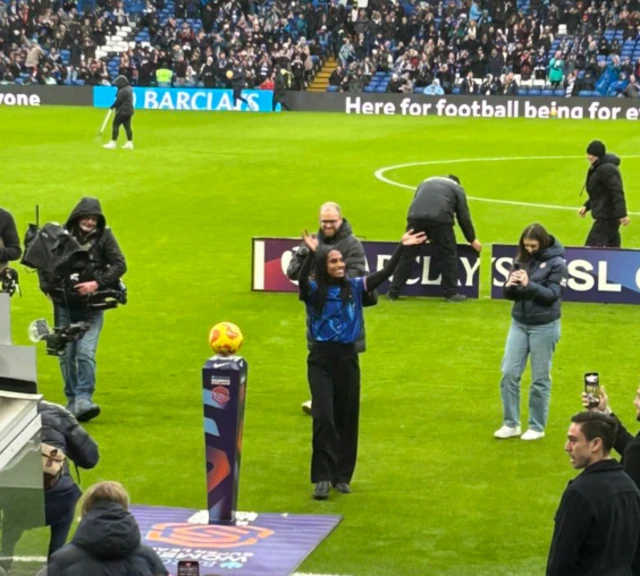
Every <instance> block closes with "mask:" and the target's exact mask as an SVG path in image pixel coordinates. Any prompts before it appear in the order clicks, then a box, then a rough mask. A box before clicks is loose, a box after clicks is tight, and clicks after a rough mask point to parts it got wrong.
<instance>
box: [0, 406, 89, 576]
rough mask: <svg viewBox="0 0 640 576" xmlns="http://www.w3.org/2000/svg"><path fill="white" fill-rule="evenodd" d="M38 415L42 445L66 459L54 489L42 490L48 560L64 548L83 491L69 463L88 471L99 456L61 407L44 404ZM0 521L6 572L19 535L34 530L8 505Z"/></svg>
mask: <svg viewBox="0 0 640 576" xmlns="http://www.w3.org/2000/svg"><path fill="white" fill-rule="evenodd" d="M38 413H39V414H40V417H41V419H42V443H43V444H48V445H49V446H51V447H52V448H56V449H58V450H61V451H62V452H63V453H64V454H65V456H66V457H67V462H65V463H64V465H63V468H62V470H61V472H60V476H59V477H58V478H57V480H56V481H55V483H54V484H53V485H51V486H45V492H44V504H45V523H46V525H47V526H49V527H50V531H51V538H50V540H49V553H48V556H49V557H51V555H52V554H53V553H54V552H56V551H57V550H59V549H60V548H62V547H63V546H64V545H65V543H66V541H67V536H69V531H70V530H71V526H72V525H73V520H74V517H75V509H76V504H77V502H78V500H79V499H80V496H82V491H81V490H80V488H79V486H78V485H77V484H76V482H75V481H74V479H73V476H71V474H70V471H69V465H68V460H71V461H72V462H73V464H74V465H75V466H79V467H80V468H84V469H86V470H90V469H91V468H94V467H95V466H96V465H97V464H98V461H99V459H100V454H99V450H98V445H97V444H96V442H95V440H94V439H93V438H92V437H91V436H90V435H89V433H88V432H87V431H86V430H85V429H84V428H82V426H80V424H78V421H77V420H76V419H75V418H74V416H73V414H71V413H70V412H68V411H67V410H65V409H64V408H63V407H62V406H58V405H57V404H52V403H50V402H45V401H44V400H43V401H41V402H40V403H39V404H38ZM2 520H3V524H4V531H3V535H2V556H3V561H2V563H1V565H2V567H3V568H4V569H9V568H10V566H11V560H12V558H13V554H14V550H15V546H16V544H17V543H18V542H19V540H20V537H21V536H22V533H23V532H24V531H25V530H29V529H32V528H36V526H30V525H25V518H24V513H23V511H22V510H19V509H18V508H17V507H15V506H14V507H12V503H11V502H9V503H8V505H7V506H5V507H4V511H3V518H2Z"/></svg>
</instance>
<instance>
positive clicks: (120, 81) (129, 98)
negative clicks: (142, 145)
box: [104, 76, 134, 150]
mask: <svg viewBox="0 0 640 576" xmlns="http://www.w3.org/2000/svg"><path fill="white" fill-rule="evenodd" d="M113 84H114V86H117V87H118V94H117V96H116V101H115V102H114V103H113V104H112V105H111V109H112V110H115V111H116V115H115V117H114V119H113V127H112V130H111V142H109V143H108V144H105V145H104V147H105V148H109V149H112V148H115V147H116V142H117V141H118V136H119V134H120V126H124V131H125V132H126V134H127V143H126V144H125V145H124V146H123V148H126V149H127V150H133V130H132V129H131V120H132V119H133V114H134V110H133V89H132V88H131V86H129V80H127V78H126V77H125V76H118V77H117V78H116V79H115V80H114V81H113Z"/></svg>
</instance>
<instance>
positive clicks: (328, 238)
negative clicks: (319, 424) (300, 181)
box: [287, 202, 378, 415]
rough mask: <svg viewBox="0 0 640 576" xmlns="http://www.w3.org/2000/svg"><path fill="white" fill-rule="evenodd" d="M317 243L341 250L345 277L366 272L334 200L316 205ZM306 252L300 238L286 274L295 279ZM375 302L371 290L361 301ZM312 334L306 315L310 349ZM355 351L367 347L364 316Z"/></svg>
mask: <svg viewBox="0 0 640 576" xmlns="http://www.w3.org/2000/svg"><path fill="white" fill-rule="evenodd" d="M317 238H318V243H319V244H320V246H327V247H331V248H335V249H336V250H338V251H339V252H340V254H342V258H343V259H344V262H345V266H346V273H347V276H349V278H360V277H362V276H365V275H366V273H367V262H366V258H365V254H364V247H363V246H362V242H360V240H358V239H357V238H356V237H355V236H354V234H353V229H352V228H351V224H350V223H349V221H348V220H347V219H346V218H344V216H343V215H342V209H341V208H340V206H339V205H338V204H336V203H335V202H325V203H324V204H323V205H322V206H320V228H319V230H318V234H317ZM308 254H309V249H308V248H307V246H306V244H305V243H304V242H303V243H302V245H301V246H300V247H299V248H298V250H296V251H295V252H294V254H293V256H292V258H291V261H290V262H289V265H288V266H287V278H289V280H296V281H297V280H298V276H299V274H300V268H302V265H303V264H304V260H305V258H306V257H307V255H308ZM377 303H378V295H377V293H376V291H375V290H373V291H371V292H368V293H366V294H365V295H364V298H363V303H362V305H363V306H364V307H368V306H375V305H376V304H377ZM312 345H313V338H312V337H311V326H310V324H309V321H308V319H307V346H308V348H309V350H311V346H312ZM355 346H356V352H357V353H358V354H360V353H361V352H364V351H365V350H366V348H367V343H366V334H365V326H364V318H363V320H362V333H361V334H360V335H359V336H358V339H357V341H356V344H355ZM302 411H303V412H304V413H305V414H308V415H311V400H308V401H307V402H304V403H303V404H302Z"/></svg>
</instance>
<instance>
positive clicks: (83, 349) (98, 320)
mask: <svg viewBox="0 0 640 576" xmlns="http://www.w3.org/2000/svg"><path fill="white" fill-rule="evenodd" d="M55 319H56V326H68V325H69V324H72V323H74V322H80V321H83V322H88V323H89V325H90V328H89V330H88V331H87V332H86V333H85V334H84V335H83V336H82V338H80V339H79V340H77V341H75V342H69V343H68V344H67V347H66V349H65V354H64V356H61V357H60V369H61V370H62V378H63V379H64V393H65V396H66V397H67V400H68V401H69V402H72V401H74V400H76V399H80V398H84V399H86V400H91V398H92V397H93V393H94V392H95V390H96V350H97V348H98V338H99V337H100V331H101V330H102V325H103V322H104V311H102V310H95V311H84V310H81V311H76V310H70V309H68V308H64V307H62V306H56V308H55Z"/></svg>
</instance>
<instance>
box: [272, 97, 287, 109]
mask: <svg viewBox="0 0 640 576" xmlns="http://www.w3.org/2000/svg"><path fill="white" fill-rule="evenodd" d="M278 104H280V108H281V109H284V110H289V112H291V108H289V105H288V104H287V103H286V102H285V99H284V96H283V97H282V98H276V97H275V95H274V96H273V106H272V107H271V111H272V112H275V111H276V107H277V106H278Z"/></svg>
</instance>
